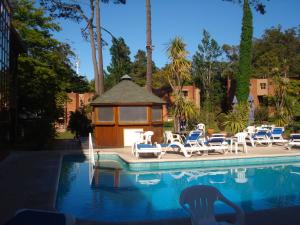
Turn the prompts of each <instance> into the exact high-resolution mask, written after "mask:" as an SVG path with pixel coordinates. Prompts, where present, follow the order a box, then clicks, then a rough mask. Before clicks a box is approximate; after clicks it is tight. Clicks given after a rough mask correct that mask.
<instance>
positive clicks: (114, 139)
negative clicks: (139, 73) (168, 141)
mask: <svg viewBox="0 0 300 225" xmlns="http://www.w3.org/2000/svg"><path fill="white" fill-rule="evenodd" d="M163 104H165V102H164V101H163V100H162V99H160V98H159V97H157V96H155V95H154V94H152V93H149V92H148V91H147V90H146V89H145V88H143V87H140V86H138V85H137V84H135V83H134V82H132V80H131V78H130V77H129V76H128V75H125V76H123V77H122V78H121V82H120V83H119V84H117V85H116V86H114V87H113V88H112V89H110V90H108V91H107V92H105V93H104V94H102V95H101V96H99V97H97V98H96V99H95V100H93V101H92V102H91V105H92V106H93V125H94V136H95V143H96V145H97V146H99V147H124V146H132V144H133V142H134V141H135V140H136V139H137V138H138V136H139V133H140V132H143V131H148V130H151V131H153V132H154V136H153V138H152V141H153V142H155V141H156V142H159V143H161V142H162V141H163V140H162V139H163V114H162V106H163Z"/></svg>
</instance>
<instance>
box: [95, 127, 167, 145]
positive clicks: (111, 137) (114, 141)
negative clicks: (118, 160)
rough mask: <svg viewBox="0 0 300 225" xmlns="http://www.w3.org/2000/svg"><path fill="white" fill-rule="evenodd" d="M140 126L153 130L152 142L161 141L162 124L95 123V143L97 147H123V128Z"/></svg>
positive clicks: (145, 129) (146, 129)
mask: <svg viewBox="0 0 300 225" xmlns="http://www.w3.org/2000/svg"><path fill="white" fill-rule="evenodd" d="M128 128H142V129H143V130H144V131H148V130H151V131H153V132H154V135H153V137H152V142H158V143H162V142H163V124H155V125H141V126H138V125H96V126H95V130H94V131H95V144H96V145H97V146H98V147H124V137H123V134H124V129H128Z"/></svg>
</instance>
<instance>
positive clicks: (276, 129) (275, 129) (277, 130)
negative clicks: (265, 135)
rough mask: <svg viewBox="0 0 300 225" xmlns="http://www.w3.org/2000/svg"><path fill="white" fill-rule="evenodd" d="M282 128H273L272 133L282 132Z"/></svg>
mask: <svg viewBox="0 0 300 225" xmlns="http://www.w3.org/2000/svg"><path fill="white" fill-rule="evenodd" d="M282 133H283V130H282V129H281V128H274V129H273V130H272V134H282Z"/></svg>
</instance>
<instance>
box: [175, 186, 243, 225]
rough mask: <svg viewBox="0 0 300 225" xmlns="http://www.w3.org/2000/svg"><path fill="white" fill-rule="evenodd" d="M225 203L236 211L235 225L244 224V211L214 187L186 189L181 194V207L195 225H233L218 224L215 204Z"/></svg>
mask: <svg viewBox="0 0 300 225" xmlns="http://www.w3.org/2000/svg"><path fill="white" fill-rule="evenodd" d="M216 201H221V202H224V203H225V204H227V205H229V206H230V207H232V208H233V209H234V210H235V211H236V221H235V223H234V224H235V225H243V224H244V212H243V210H242V209H241V208H240V207H239V206H237V205H235V204H234V203H232V202H231V201H230V200H228V199H227V198H225V197H224V196H223V195H222V194H221V192H219V190H218V189H216V188H215V187H213V186H207V185H196V186H192V187H188V188H186V189H184V190H183V191H182V192H181V194H180V199H179V203H180V205H181V206H182V207H183V208H184V209H185V210H187V211H188V212H189V213H190V214H191V220H192V224H193V225H220V224H224V225H225V224H232V223H228V222H217V221H216V218H215V215H214V203H215V202H216Z"/></svg>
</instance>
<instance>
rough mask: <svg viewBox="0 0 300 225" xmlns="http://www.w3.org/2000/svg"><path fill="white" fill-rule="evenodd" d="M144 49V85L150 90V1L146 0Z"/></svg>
mask: <svg viewBox="0 0 300 225" xmlns="http://www.w3.org/2000/svg"><path fill="white" fill-rule="evenodd" d="M146 15H147V16H146V27H147V28H146V39H147V43H146V50H147V75H146V77H147V81H146V87H147V90H148V91H149V92H152V38H151V3H150V0H146Z"/></svg>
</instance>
